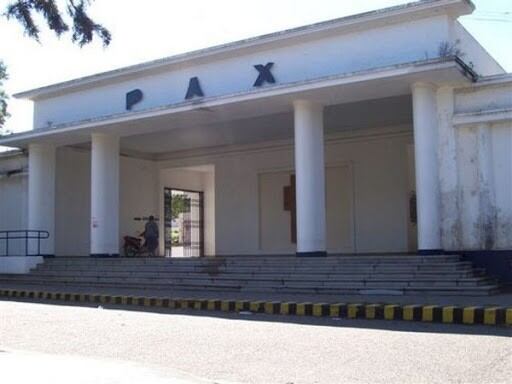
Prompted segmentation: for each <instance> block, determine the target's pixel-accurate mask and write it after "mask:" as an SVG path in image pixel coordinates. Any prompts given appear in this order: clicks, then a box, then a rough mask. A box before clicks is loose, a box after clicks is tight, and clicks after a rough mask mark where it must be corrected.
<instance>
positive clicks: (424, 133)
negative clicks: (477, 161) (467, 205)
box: [412, 83, 442, 254]
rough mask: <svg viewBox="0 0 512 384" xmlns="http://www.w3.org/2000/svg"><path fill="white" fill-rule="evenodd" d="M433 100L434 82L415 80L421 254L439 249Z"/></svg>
mask: <svg viewBox="0 0 512 384" xmlns="http://www.w3.org/2000/svg"><path fill="white" fill-rule="evenodd" d="M436 99H437V95H436V89H435V88H434V86H433V85H431V84H426V83H416V84H414V85H413V86H412V101H413V121H414V152H415V163H416V199H417V211H418V252H419V253H420V254H436V253H440V252H442V250H441V248H442V247H441V226H440V225H441V215H440V189H439V165H438V156H437V145H438V120H437V100H436Z"/></svg>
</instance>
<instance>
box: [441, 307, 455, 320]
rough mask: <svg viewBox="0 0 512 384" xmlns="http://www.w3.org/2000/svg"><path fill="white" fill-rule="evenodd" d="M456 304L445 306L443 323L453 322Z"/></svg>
mask: <svg viewBox="0 0 512 384" xmlns="http://www.w3.org/2000/svg"><path fill="white" fill-rule="evenodd" d="M454 310H455V307H454V306H448V307H443V323H453V312H454Z"/></svg>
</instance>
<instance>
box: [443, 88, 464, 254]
mask: <svg viewBox="0 0 512 384" xmlns="http://www.w3.org/2000/svg"><path fill="white" fill-rule="evenodd" d="M454 103H455V96H454V92H453V88H452V87H440V88H439V89H438V90H437V114H438V117H439V120H438V124H439V125H438V129H439V130H438V134H439V164H442V166H440V167H439V191H440V198H441V203H440V206H441V224H440V226H441V244H442V248H443V249H444V250H445V251H446V250H449V251H458V250H460V249H462V227H461V215H460V212H461V211H460V196H459V194H460V191H459V178H460V177H459V170H458V164H457V136H458V133H459V129H457V128H455V127H454V126H453V122H452V120H453V112H454Z"/></svg>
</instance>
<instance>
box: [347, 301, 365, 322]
mask: <svg viewBox="0 0 512 384" xmlns="http://www.w3.org/2000/svg"><path fill="white" fill-rule="evenodd" d="M361 307H362V304H349V305H348V306H347V317H348V318H349V319H355V318H356V317H357V316H358V314H359V311H360V310H361Z"/></svg>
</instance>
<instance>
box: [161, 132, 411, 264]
mask: <svg viewBox="0 0 512 384" xmlns="http://www.w3.org/2000/svg"><path fill="white" fill-rule="evenodd" d="M376 133H377V134H379V133H380V134H381V135H375V134H376ZM411 142H412V132H411V128H410V127H401V128H397V129H394V130H385V129H375V130H371V131H368V130H361V131H358V132H356V133H354V132H352V133H350V134H343V135H337V136H330V137H329V138H328V140H327V142H326V165H327V167H336V166H340V165H346V164H351V167H352V177H353V181H352V183H353V194H354V197H353V207H354V208H353V209H354V247H353V251H354V252H388V251H389V252H397V251H407V250H408V229H407V228H408V192H409V191H408V173H407V169H408V164H407V145H408V144H410V143H411ZM195 153H196V155H195V156H193V157H182V158H176V159H173V160H166V161H163V162H162V163H161V165H160V166H161V167H186V166H196V165H200V164H214V165H215V212H216V215H215V223H216V225H215V231H216V233H215V238H216V242H215V246H216V254H220V255H222V254H259V253H263V252H265V249H264V248H265V245H263V246H262V243H261V234H260V195H259V192H260V175H262V174H267V173H273V172H278V173H279V172H289V170H292V169H293V147H292V143H291V142H289V141H283V142H273V143H265V144H260V145H252V146H245V147H233V148H230V149H229V151H226V152H219V153H218V154H217V155H208V156H206V155H205V156H201V154H200V153H199V152H195ZM280 180H281V178H280ZM282 182H284V179H282V180H281V181H279V183H282ZM279 183H278V184H279ZM345 192H346V190H345ZM281 199H282V192H281V193H279V195H276V196H275V200H274V202H273V206H275V207H278V206H281V205H282V200H281ZM283 217H284V216H283ZM281 219H282V218H281ZM282 224H283V220H281V221H277V222H276V223H275V224H274V225H275V227H274V228H273V229H270V231H272V230H276V231H279V230H282ZM287 227H288V226H287ZM287 227H286V228H287ZM264 231H269V230H268V229H264ZM272 242H273V243H272V244H273V247H274V248H273V249H276V251H277V250H278V249H279V250H281V249H282V250H283V251H288V252H291V251H292V248H291V247H290V246H289V244H285V243H280V244H277V243H276V239H275V238H274V239H273V240H272Z"/></svg>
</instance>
